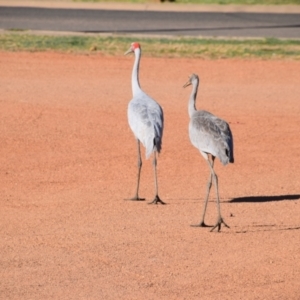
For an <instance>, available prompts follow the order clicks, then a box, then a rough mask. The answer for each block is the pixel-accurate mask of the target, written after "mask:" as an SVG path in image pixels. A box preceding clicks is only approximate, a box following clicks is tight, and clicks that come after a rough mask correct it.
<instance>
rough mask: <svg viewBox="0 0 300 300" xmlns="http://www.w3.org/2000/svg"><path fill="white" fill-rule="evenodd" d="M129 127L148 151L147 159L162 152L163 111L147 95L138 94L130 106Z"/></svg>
mask: <svg viewBox="0 0 300 300" xmlns="http://www.w3.org/2000/svg"><path fill="white" fill-rule="evenodd" d="M128 122H129V126H130V128H131V130H132V132H133V133H134V135H135V137H136V139H138V140H139V141H140V142H141V143H142V144H143V146H144V147H145V149H146V158H147V159H148V158H149V157H150V155H151V154H152V153H153V152H154V151H157V152H158V153H159V152H160V150H161V146H162V134H163V111H162V109H161V107H160V106H159V104H158V103H157V102H156V101H155V100H153V99H152V98H150V97H149V96H147V95H146V94H145V93H143V92H141V93H137V95H135V97H134V98H133V99H132V100H131V101H130V102H129V104H128Z"/></svg>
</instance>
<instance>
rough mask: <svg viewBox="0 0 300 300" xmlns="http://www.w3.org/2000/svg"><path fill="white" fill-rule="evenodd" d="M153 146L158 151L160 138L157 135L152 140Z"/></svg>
mask: <svg viewBox="0 0 300 300" xmlns="http://www.w3.org/2000/svg"><path fill="white" fill-rule="evenodd" d="M153 143H154V147H153V149H154V150H156V151H157V152H158V153H160V150H161V139H160V138H159V137H155V138H154V140H153Z"/></svg>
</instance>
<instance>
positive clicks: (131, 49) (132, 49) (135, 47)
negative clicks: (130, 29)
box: [124, 42, 141, 55]
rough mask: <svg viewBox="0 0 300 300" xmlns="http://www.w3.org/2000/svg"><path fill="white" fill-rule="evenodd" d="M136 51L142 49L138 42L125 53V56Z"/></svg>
mask: <svg viewBox="0 0 300 300" xmlns="http://www.w3.org/2000/svg"><path fill="white" fill-rule="evenodd" d="M135 49H141V45H140V44H139V43H137V42H134V43H131V45H130V48H129V49H128V50H127V51H126V52H125V53H124V55H127V54H128V53H132V52H134V50H135Z"/></svg>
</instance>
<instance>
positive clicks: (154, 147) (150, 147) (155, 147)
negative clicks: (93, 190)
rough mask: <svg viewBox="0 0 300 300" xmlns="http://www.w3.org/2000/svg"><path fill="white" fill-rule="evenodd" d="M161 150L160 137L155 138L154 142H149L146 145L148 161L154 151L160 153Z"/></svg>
mask: <svg viewBox="0 0 300 300" xmlns="http://www.w3.org/2000/svg"><path fill="white" fill-rule="evenodd" d="M160 150H161V139H160V138H159V137H154V139H153V140H149V141H148V143H147V145H146V159H148V158H149V157H150V155H151V154H152V152H153V151H157V152H158V153H160Z"/></svg>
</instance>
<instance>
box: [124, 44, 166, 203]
mask: <svg viewBox="0 0 300 300" xmlns="http://www.w3.org/2000/svg"><path fill="white" fill-rule="evenodd" d="M132 52H133V53H134V54H135V60H134V64H133V69H132V75H131V86H132V95H133V98H132V99H131V101H130V102H129V104H128V109H127V115H128V123H129V126H130V128H131V130H132V132H133V134H134V136H135V138H136V141H137V149H138V174H137V187H136V193H135V196H134V197H133V198H131V199H130V200H135V201H141V200H145V199H144V198H140V197H139V195H138V193H139V185H140V175H141V168H142V159H141V150H140V143H142V144H143V146H144V147H145V149H146V158H149V156H150V155H151V154H152V153H153V168H154V182H155V197H154V200H153V201H152V202H151V203H154V204H157V203H161V204H165V203H164V202H163V201H162V200H161V199H160V197H159V196H158V183H157V171H156V166H157V159H156V153H157V152H158V153H159V152H160V151H161V145H162V135H163V128H164V116H163V110H162V108H161V106H160V105H159V104H158V103H157V102H156V101H155V100H154V99H152V98H151V97H150V96H148V95H147V94H146V93H145V92H144V91H143V90H142V89H141V86H140V83H139V66H140V59H141V54H142V51H141V46H140V44H139V43H137V42H134V43H132V44H131V45H130V48H129V49H128V50H127V51H126V52H125V55H126V54H129V53H132Z"/></svg>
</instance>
